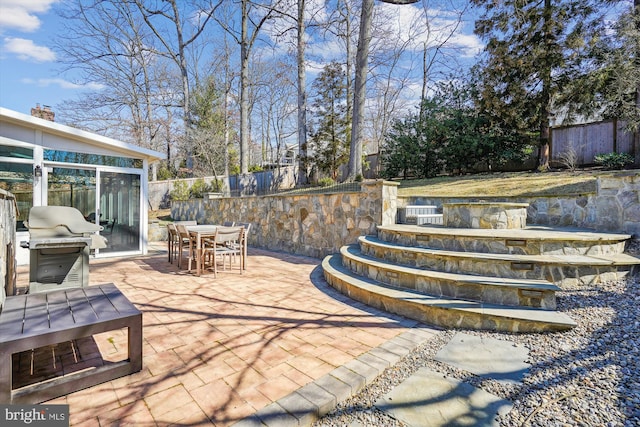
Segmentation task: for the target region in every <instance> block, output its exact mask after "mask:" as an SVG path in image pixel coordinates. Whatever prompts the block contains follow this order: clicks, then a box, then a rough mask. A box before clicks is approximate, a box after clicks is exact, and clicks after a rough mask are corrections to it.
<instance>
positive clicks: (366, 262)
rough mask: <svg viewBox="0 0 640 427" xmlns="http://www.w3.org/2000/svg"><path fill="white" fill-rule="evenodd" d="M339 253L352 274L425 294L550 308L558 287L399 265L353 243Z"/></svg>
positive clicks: (526, 280)
mask: <svg viewBox="0 0 640 427" xmlns="http://www.w3.org/2000/svg"><path fill="white" fill-rule="evenodd" d="M340 254H341V255H342V264H343V265H344V266H345V267H346V268H348V269H350V270H351V271H353V272H354V273H356V274H359V275H361V276H365V277H368V278H370V279H373V280H375V281H377V282H380V283H385V284H388V285H392V286H396V287H401V288H406V289H410V290H415V291H418V292H421V293H425V294H429V295H437V296H442V297H448V298H459V299H464V300H471V301H483V302H486V303H493V304H500V305H508V306H526V307H539V308H545V309H549V310H554V309H555V308H556V297H555V292H556V291H559V290H560V288H558V287H557V286H556V285H554V284H553V283H549V282H548V281H546V280H534V279H510V278H503V277H490V276H477V275H471V274H464V273H448V272H442V271H432V270H424V269H421V268H416V267H409V266H402V265H398V264H393V263H390V262H387V261H385V260H383V259H380V258H373V257H369V256H366V255H363V254H362V253H361V251H360V249H358V247H357V246H355V245H353V246H343V247H342V248H341V249H340Z"/></svg>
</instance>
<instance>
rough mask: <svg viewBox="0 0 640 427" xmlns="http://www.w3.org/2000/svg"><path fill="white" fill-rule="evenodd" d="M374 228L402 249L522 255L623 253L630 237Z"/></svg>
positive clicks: (543, 230)
mask: <svg viewBox="0 0 640 427" xmlns="http://www.w3.org/2000/svg"><path fill="white" fill-rule="evenodd" d="M377 228H378V238H379V239H380V240H383V241H385V242H390V243H397V244H399V245H404V246H417V247H429V248H433V249H446V250H451V251H460V252H462V251H465V252H481V253H503V254H523V255H594V256H595V255H615V254H622V253H623V252H624V248H625V241H626V240H628V239H630V238H631V236H630V235H628V234H616V233H598V232H591V231H589V230H585V229H568V228H561V229H559V228H553V227H527V228H523V229H482V228H447V227H439V226H437V225H429V226H419V225H408V224H391V225H379V226H378V227H377Z"/></svg>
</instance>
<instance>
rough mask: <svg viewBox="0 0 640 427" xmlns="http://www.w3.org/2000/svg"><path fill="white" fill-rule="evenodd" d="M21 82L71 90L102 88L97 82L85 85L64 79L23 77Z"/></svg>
mask: <svg viewBox="0 0 640 427" xmlns="http://www.w3.org/2000/svg"><path fill="white" fill-rule="evenodd" d="M21 82H22V83H25V84H28V85H36V86H38V87H48V86H59V87H61V88H62V89H72V90H101V89H104V85H101V84H98V83H88V84H85V85H80V84H77V83H73V82H70V81H68V80H64V79H29V78H24V79H22V80H21Z"/></svg>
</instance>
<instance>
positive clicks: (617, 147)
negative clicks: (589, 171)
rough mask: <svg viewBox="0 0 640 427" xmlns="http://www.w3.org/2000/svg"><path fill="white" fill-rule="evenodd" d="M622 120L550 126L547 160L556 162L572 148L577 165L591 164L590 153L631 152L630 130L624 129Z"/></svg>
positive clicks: (592, 155) (591, 155) (631, 137)
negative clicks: (549, 148)
mask: <svg viewBox="0 0 640 427" xmlns="http://www.w3.org/2000/svg"><path fill="white" fill-rule="evenodd" d="M625 126H626V122H623V121H618V120H615V119H614V120H606V121H602V122H595V123H585V124H581V125H573V126H563V127H556V128H552V129H551V160H552V161H553V162H559V161H560V160H561V158H562V156H563V155H564V154H565V153H568V152H570V151H572V150H573V151H574V152H575V154H576V160H577V165H578V166H580V165H588V164H593V163H594V161H593V158H594V156H596V155H598V154H606V153H614V152H615V153H627V154H630V155H632V156H633V155H634V152H633V133H630V132H627V131H625V129H624V128H625Z"/></svg>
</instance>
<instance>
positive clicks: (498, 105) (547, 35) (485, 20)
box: [472, 0, 604, 170]
mask: <svg viewBox="0 0 640 427" xmlns="http://www.w3.org/2000/svg"><path fill="white" fill-rule="evenodd" d="M472 2H473V3H474V4H475V5H477V6H481V7H483V8H484V10H485V12H484V14H483V15H482V17H481V18H480V19H478V20H477V21H476V28H475V32H476V34H478V35H479V36H481V37H483V38H484V39H485V40H486V41H487V44H486V47H485V53H486V56H485V58H484V59H483V61H481V62H480V64H479V65H478V66H476V68H475V70H474V73H475V75H476V76H477V79H478V81H480V82H481V84H480V86H481V94H480V95H481V96H480V99H481V108H482V109H483V110H484V111H485V112H486V113H487V115H489V116H492V117H494V118H495V119H497V120H498V121H500V122H501V123H502V125H503V126H507V127H509V128H511V129H512V130H513V131H515V132H517V133H519V134H521V135H522V137H523V138H525V139H526V138H528V137H529V136H531V135H532V134H533V135H536V136H537V138H538V142H539V146H540V156H539V168H540V169H542V170H544V169H546V168H548V165H549V118H550V115H551V114H552V113H553V111H552V110H553V109H554V108H561V107H564V106H563V105H559V101H560V100H561V99H564V102H571V101H574V102H575V101H577V102H580V101H581V100H580V99H578V98H573V100H572V99H571V97H570V96H569V97H565V98H562V97H561V95H563V94H567V93H574V92H575V91H576V90H581V89H580V88H576V83H577V82H579V81H580V80H581V78H582V77H583V76H584V75H585V74H586V73H588V71H589V68H588V66H587V65H588V61H589V59H590V58H589V50H590V49H589V46H591V45H592V44H593V42H594V41H595V40H597V39H598V37H599V35H600V34H601V30H602V27H601V26H600V25H599V24H600V22H601V21H600V19H599V16H598V14H601V13H603V12H604V11H603V10H602V8H601V7H600V6H601V2H597V0H541V1H529V0H504V1H500V2H496V1H494V0H472Z"/></svg>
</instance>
